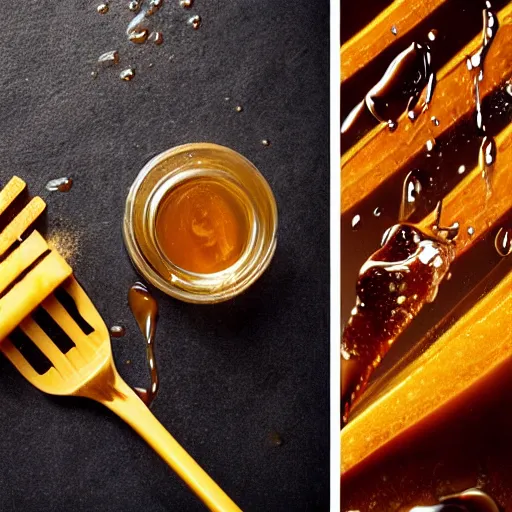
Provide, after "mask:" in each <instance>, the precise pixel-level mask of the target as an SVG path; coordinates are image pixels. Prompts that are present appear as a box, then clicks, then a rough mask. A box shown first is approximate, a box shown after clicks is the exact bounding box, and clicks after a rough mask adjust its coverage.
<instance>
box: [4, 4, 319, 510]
mask: <svg viewBox="0 0 512 512" xmlns="http://www.w3.org/2000/svg"><path fill="white" fill-rule="evenodd" d="M166 1H167V4H166V6H165V9H164V10H163V11H161V13H160V14H159V17H158V23H159V24H160V26H161V28H162V30H163V32H164V37H165V43H164V45H163V46H161V47H156V46H154V45H151V44H148V45H144V46H142V47H139V46H135V45H133V44H130V43H128V42H127V41H126V37H125V35H124V31H125V29H126V25H127V23H128V21H129V20H130V19H131V16H132V15H131V13H129V11H128V9H127V5H126V4H127V3H128V0H122V1H121V0H111V2H110V12H109V13H108V14H106V15H103V16H102V15H99V14H98V13H97V12H96V6H97V5H98V3H99V2H95V1H90V0H88V1H85V0H70V1H67V2H50V1H49V0H46V1H40V0H26V1H24V2H16V4H9V5H6V6H4V9H3V12H2V30H1V31H0V49H1V55H2V67H1V73H0V126H1V134H0V162H1V165H0V183H2V184H5V182H6V180H7V179H8V178H9V177H10V176H11V175H12V174H17V175H19V176H20V177H22V178H24V179H25V180H26V181H27V182H28V183H29V185H30V190H31V192H32V193H34V194H42V195H43V197H46V196H47V194H46V193H45V192H44V184H45V183H46V181H47V180H49V179H51V178H56V177H60V176H65V175H70V176H72V177H73V178H74V180H75V185H74V187H73V189H72V191H71V192H70V193H68V194H52V195H50V196H49V197H48V202H49V208H48V216H47V222H48V230H49V233H50V234H51V235H52V236H55V235H59V236H60V237H61V238H63V237H64V242H67V245H68V246H69V248H70V249H73V251H72V257H71V262H72V264H73V265H74V268H75V271H76V274H77V276H78V278H79V279H80V281H81V282H82V283H83V285H84V286H85V287H86V289H87V291H88V293H89V295H90V297H91V298H92V299H93V301H94V302H95V304H96V305H97V308H98V309H99V311H100V312H101V314H102V315H103V317H104V319H105V321H106V323H107V325H113V324H122V325H125V326H126V327H127V330H128V334H127V336H126V337H125V338H121V339H114V340H113V342H112V344H113V351H114V355H115V358H116V361H117V364H118V367H119V370H120V372H121V374H122V375H123V377H124V378H125V379H126V380H127V381H128V382H129V383H131V384H133V385H137V384H139V385H140V384H144V383H145V382H146V379H147V373H146V366H145V359H144V348H143V341H142V337H141V336H140V334H139V332H138V331H137V328H136V326H135V323H134V321H133V319H132V318H131V314H130V312H129V310H128V307H127V301H126V295H127V290H128V288H129V286H130V285H131V284H132V283H133V281H134V280H135V279H136V274H135V272H134V270H133V269H132V267H131V265H130V263H129V261H128V258H127V256H126V254H125V250H124V246H123V241H122V237H121V229H120V226H121V220H122V212H123V206H124V200H125V198H126V194H127V190H128V188H129V186H130V184H131V182H132V180H133V179H134V178H135V176H136V175H137V173H138V172H139V170H140V169H141V168H142V166H143V165H144V164H145V163H146V162H147V161H148V160H149V159H150V158H151V157H153V156H154V155H156V154H158V153H160V152H161V151H163V150H166V149H168V148H170V147H172V146H175V145H177V144H182V143H186V142H194V141H211V142H216V143H219V144H224V145H227V146H229V147H232V148H233V149H235V150H237V151H239V152H241V153H242V154H244V155H245V156H246V157H247V158H249V159H250V160H251V161H253V162H254V163H255V165H256V166H257V167H258V168H259V169H260V170H261V172H262V173H263V174H264V175H265V176H266V178H267V179H268V181H269V182H270V184H271V186H272V188H273V190H274V192H275V195H276V198H277V202H278V207H279V212H280V227H279V243H278V249H277V253H276V256H275V259H274V261H273V263H272V265H271V267H270V268H269V270H268V271H267V272H266V274H265V275H264V276H263V277H262V278H261V280H260V281H259V282H258V283H257V284H256V285H255V286H254V287H253V288H251V289H250V290H249V291H248V292H247V293H245V294H244V295H243V296H241V297H239V298H237V299H235V300H232V301H231V302H228V303H224V304H220V305H217V306H214V307H204V306H203V307H200V306H193V305H187V304H182V303H180V302H178V301H176V300H172V299H169V298H167V297H164V296H162V295H161V294H157V297H158V299H159V302H160V310H161V319H160V324H159V329H158V337H157V344H158V346H157V350H158V359H159V363H160V368H161V373H162V382H161V391H160V395H159V397H158V399H157V401H156V402H155V404H154V408H153V410H154V413H155V415H156V416H157V417H158V418H159V419H160V421H161V422H162V423H163V424H164V425H165V426H166V427H167V428H168V429H169V431H170V432H171V433H173V435H174V436H175V437H176V438H177V439H178V440H179V441H180V442H181V443H182V444H183V446H184V447H185V448H186V449H187V450H188V451H189V452H190V453H191V454H192V455H193V456H194V457H195V458H196V459H197V460H198V461H199V462H200V463H201V464H202V465H203V467H204V468H205V469H206V470H207V471H208V472H210V474H211V475H212V476H213V477H214V478H215V479H216V480H217V481H218V482H219V484H220V485H221V486H222V487H223V488H224V489H225V490H226V491H227V492H228V494H230V495H231V496H232V497H233V498H234V499H235V501H236V502H237V503H238V504H239V505H240V506H241V508H242V509H243V510H250V511H258V512H259V511H287V512H288V511H295V510H298V511H299V510H300V511H306V510H309V511H317V510H327V509H328V486H329V483H328V482H329V479H328V476H329V469H328V468H329V439H328V438H329V427H328V421H329V363H328V359H329V337H328V293H329V248H328V241H329V240H328V236H329V235H328V232H329V230H328V222H329V220H328V219H329V215H328V212H329V204H328V190H329V165H328V141H329V137H328V126H329V125H328V122H329V121H328V119H329V106H328V62H329V61H328V28H329V13H328V8H329V6H328V1H327V0H321V1H315V2H311V1H309V0H300V1H299V0H297V1H293V2H292V1H290V0H286V1H282V2H277V1H276V0H258V1H254V0H234V1H231V2H227V1H221V0H208V1H206V0H196V1H195V6H194V9H192V11H190V12H192V13H198V14H200V15H201V16H202V19H203V24H202V26H201V28H200V30H198V31H194V30H192V29H191V28H190V27H189V26H187V24H186V20H187V18H188V17H189V12H187V11H184V10H183V9H180V8H179V7H178V0H173V1H171V0H166ZM155 21H156V20H155ZM113 49H118V50H119V51H120V54H121V65H120V66H118V67H117V68H115V69H108V70H105V71H103V72H101V73H100V74H99V75H98V77H97V78H96V79H95V80H94V79H92V77H91V71H92V70H93V69H94V67H95V62H96V59H97V57H98V56H99V55H100V54H101V53H103V52H105V51H108V50H113ZM150 63H152V64H153V66H152V67H150V66H149V64H150ZM128 64H133V65H134V66H135V67H136V69H137V75H136V78H135V79H134V80H133V81H132V82H129V83H127V82H122V81H121V80H119V78H118V74H119V72H120V71H121V69H123V67H122V66H123V65H128ZM226 97H228V98H230V99H229V100H226V99H225V98H226ZM238 104H240V105H242V106H243V112H241V113H237V112H235V110H234V109H235V106H236V105H238ZM264 138H268V139H269V140H270V141H271V146H270V147H264V146H263V145H262V144H261V140H262V139H264ZM128 359H129V360H131V361H132V362H131V364H126V360H128ZM276 432H277V433H279V435H280V436H281V437H282V439H283V441H284V443H283V444H282V446H275V445H273V443H272V441H271V435H272V433H276ZM0 510H1V511H2V512H11V511H26V512H32V511H59V512H60V511H63V512H64V511H69V510H73V511H75V512H78V511H90V510H101V511H116V512H117V511H123V512H132V511H133V512H138V511H145V512H159V511H171V510H172V511H180V512H181V511H184V512H186V511H194V510H203V508H202V506H201V504H200V503H199V502H198V501H197V500H196V499H195V498H194V497H193V496H192V494H191V493H190V492H189V491H188V490H187V489H186V488H185V487H184V485H183V484H182V483H181V482H180V481H179V479H178V478H177V477H176V476H175V475H174V474H173V473H172V472H171V471H170V470H169V469H168V468H167V467H166V466H165V465H164V464H163V463H162V462H161V461H160V459H159V458H158V457H157V456H156V455H155V454H154V453H153V452H152V451H151V449H149V448H148V447H147V446H146V445H145V444H144V442H143V441H142V440H140V439H139V438H138V437H137V436H136V434H134V433H133V432H132V431H131V430H130V429H129V427H127V426H125V425H124V424H123V423H122V422H121V421H120V420H118V419H117V418H116V417H114V416H113V415H112V414H111V413H110V412H109V411H107V410H106V409H105V410H104V409H103V408H102V407H100V406H96V405H95V404H93V403H89V402H87V401H85V400H83V401H81V400H73V399H69V398H62V399H57V398H53V397H48V396H44V395H42V394H41V393H39V392H38V391H37V390H36V389H34V388H32V387H31V386H30V385H29V384H27V383H26V382H25V381H24V380H23V379H22V378H21V377H20V376H19V375H18V374H17V373H16V372H15V370H14V369H13V368H12V367H11V366H10V364H9V363H8V362H7V361H6V359H5V358H0Z"/></svg>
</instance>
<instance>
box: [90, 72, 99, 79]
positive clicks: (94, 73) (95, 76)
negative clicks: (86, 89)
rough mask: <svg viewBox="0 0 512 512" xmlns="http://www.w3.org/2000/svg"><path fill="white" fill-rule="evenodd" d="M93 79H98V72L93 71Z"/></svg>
mask: <svg viewBox="0 0 512 512" xmlns="http://www.w3.org/2000/svg"><path fill="white" fill-rule="evenodd" d="M91 77H92V79H93V80H95V79H96V78H98V72H97V71H91Z"/></svg>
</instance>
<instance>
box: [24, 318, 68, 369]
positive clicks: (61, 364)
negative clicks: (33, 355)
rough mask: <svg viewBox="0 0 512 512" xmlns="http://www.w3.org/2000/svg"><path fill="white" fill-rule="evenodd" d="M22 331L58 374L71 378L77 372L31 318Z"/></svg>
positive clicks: (26, 320) (25, 322) (27, 319)
mask: <svg viewBox="0 0 512 512" xmlns="http://www.w3.org/2000/svg"><path fill="white" fill-rule="evenodd" d="M20 328H21V330H22V331H23V332H24V333H25V334H26V335H27V336H28V337H29V338H30V339H31V340H32V342H33V343H34V345H36V346H37V348H38V349H39V350H40V351H41V352H42V353H43V354H44V355H45V356H46V357H47V358H48V359H49V360H50V362H51V363H52V364H53V366H54V368H55V369H56V370H57V372H58V373H59V374H60V375H61V376H62V377H63V378H66V377H71V376H72V375H73V374H74V373H76V372H77V368H75V366H73V364H72V363H71V361H70V360H69V359H68V358H67V357H66V356H65V355H64V354H63V353H62V352H61V351H60V349H59V347H57V345H55V343H54V342H53V341H52V339H51V338H50V337H49V336H48V335H47V334H46V333H45V332H44V331H43V329H41V327H40V326H39V325H38V324H36V323H35V322H34V320H33V319H32V318H30V317H28V318H26V319H25V320H23V322H22V323H21V324H20Z"/></svg>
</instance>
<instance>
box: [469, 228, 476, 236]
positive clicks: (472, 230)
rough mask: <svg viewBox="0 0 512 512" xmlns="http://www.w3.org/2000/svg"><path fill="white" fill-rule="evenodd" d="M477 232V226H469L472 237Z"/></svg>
mask: <svg viewBox="0 0 512 512" xmlns="http://www.w3.org/2000/svg"><path fill="white" fill-rule="evenodd" d="M474 234H475V228H474V227H473V226H469V227H468V235H469V236H470V237H472V236H473V235H474Z"/></svg>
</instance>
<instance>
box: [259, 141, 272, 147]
mask: <svg viewBox="0 0 512 512" xmlns="http://www.w3.org/2000/svg"><path fill="white" fill-rule="evenodd" d="M261 143H262V145H263V146H267V147H268V146H270V141H269V140H268V139H263V140H262V141H261Z"/></svg>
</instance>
